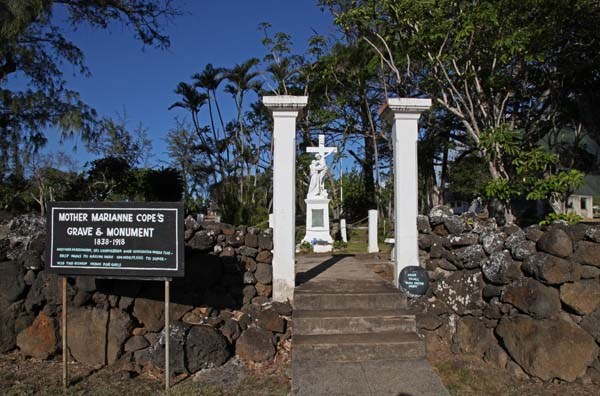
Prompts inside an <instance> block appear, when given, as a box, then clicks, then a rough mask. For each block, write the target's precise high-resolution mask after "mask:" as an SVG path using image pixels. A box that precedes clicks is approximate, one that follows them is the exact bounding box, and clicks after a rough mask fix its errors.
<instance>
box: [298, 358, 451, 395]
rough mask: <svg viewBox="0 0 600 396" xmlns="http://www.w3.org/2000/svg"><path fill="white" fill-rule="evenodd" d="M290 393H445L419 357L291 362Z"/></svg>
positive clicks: (425, 362)
mask: <svg viewBox="0 0 600 396" xmlns="http://www.w3.org/2000/svg"><path fill="white" fill-rule="evenodd" d="M292 378H293V379H294V380H293V381H292V393H291V394H292V395H294V396H373V395H376V396H398V395H415V396H416V395H418V396H449V395H450V394H449V393H448V391H447V390H446V389H445V388H444V385H443V384H442V383H441V381H440V379H439V378H438V376H437V375H436V373H435V371H433V368H432V367H431V365H430V364H429V362H427V361H426V360H423V359H416V360H374V361H370V362H311V361H307V362H295V363H294V364H293V365H292Z"/></svg>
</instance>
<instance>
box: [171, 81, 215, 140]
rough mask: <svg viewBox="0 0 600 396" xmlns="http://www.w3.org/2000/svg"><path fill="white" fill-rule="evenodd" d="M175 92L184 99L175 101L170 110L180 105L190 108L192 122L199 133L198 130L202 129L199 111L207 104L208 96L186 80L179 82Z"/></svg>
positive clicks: (183, 107) (186, 108)
mask: <svg viewBox="0 0 600 396" xmlns="http://www.w3.org/2000/svg"><path fill="white" fill-rule="evenodd" d="M175 93H176V94H178V95H181V97H182V100H181V101H178V102H175V103H173V104H172V105H171V106H169V110H172V109H174V108H175V107H180V108H182V109H185V110H188V111H189V112H190V113H191V114H192V122H193V123H194V127H195V128H196V132H197V133H198V131H200V122H199V120H198V113H199V112H200V108H201V107H202V106H204V105H205V104H206V100H207V99H208V96H207V95H206V94H203V93H200V92H198V91H197V90H196V88H195V87H194V86H192V85H190V84H188V83H185V82H180V83H179V84H177V88H175Z"/></svg>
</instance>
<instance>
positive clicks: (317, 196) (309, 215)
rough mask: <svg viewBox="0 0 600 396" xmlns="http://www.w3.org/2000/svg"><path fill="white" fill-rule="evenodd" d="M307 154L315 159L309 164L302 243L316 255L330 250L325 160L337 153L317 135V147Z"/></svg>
mask: <svg viewBox="0 0 600 396" xmlns="http://www.w3.org/2000/svg"><path fill="white" fill-rule="evenodd" d="M306 151H307V152H309V153H315V159H314V160H313V161H312V162H311V164H310V183H309V185H308V193H307V194H306V199H305V200H304V202H306V234H305V236H304V238H303V239H302V242H308V243H311V244H312V245H313V251H314V252H318V253H324V252H330V251H331V250H332V243H333V238H332V237H331V234H330V230H329V201H330V200H329V198H328V192H327V189H326V188H325V176H326V175H327V163H326V162H325V158H327V157H328V156H329V155H331V154H332V153H335V152H337V148H335V147H325V135H319V146H318V147H308V148H307V149H306Z"/></svg>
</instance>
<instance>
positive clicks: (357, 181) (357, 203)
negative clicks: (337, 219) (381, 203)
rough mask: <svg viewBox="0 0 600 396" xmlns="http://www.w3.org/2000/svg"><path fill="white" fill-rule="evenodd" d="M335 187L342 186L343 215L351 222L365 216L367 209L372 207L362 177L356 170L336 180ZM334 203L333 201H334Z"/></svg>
mask: <svg viewBox="0 0 600 396" xmlns="http://www.w3.org/2000/svg"><path fill="white" fill-rule="evenodd" d="M336 186H337V187H336V188H340V187H341V188H343V194H344V196H343V198H344V199H343V201H342V202H341V204H342V208H343V217H344V218H345V219H347V220H348V222H350V223H352V222H355V221H358V220H360V219H362V218H365V217H367V215H368V211H369V209H373V206H372V204H370V202H371V197H370V195H369V194H368V192H367V190H366V188H365V185H364V183H363V177H362V175H361V174H360V173H359V172H358V171H357V170H352V171H351V172H348V173H346V174H344V175H343V176H342V178H341V179H339V180H337V181H336ZM334 204H335V202H334Z"/></svg>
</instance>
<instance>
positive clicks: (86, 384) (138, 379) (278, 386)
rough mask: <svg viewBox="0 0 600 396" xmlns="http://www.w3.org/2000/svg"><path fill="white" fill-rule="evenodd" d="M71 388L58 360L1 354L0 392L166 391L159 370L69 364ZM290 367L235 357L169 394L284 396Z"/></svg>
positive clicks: (13, 395) (179, 381)
mask: <svg viewBox="0 0 600 396" xmlns="http://www.w3.org/2000/svg"><path fill="white" fill-rule="evenodd" d="M69 370H70V376H71V386H70V387H69V389H68V390H67V391H66V392H64V393H63V389H62V379H61V378H62V377H61V376H62V363H61V361H60V360H59V359H55V360H51V361H39V360H35V359H24V358H22V357H21V356H19V355H18V354H8V355H0V395H3V396H25V395H27V396H29V395H36V396H37V395H44V396H46V395H48V396H54V395H57V396H58V395H68V396H75V395H77V396H84V395H85V396H88V395H89V396H110V395H119V396H150V395H165V391H164V382H163V381H164V378H163V377H162V374H161V373H160V372H152V371H149V372H145V373H143V374H141V375H137V376H132V375H131V373H129V372H127V371H117V370H113V369H111V368H109V367H105V368H97V367H92V366H85V365H82V364H78V363H77V364H75V363H73V364H69ZM287 370H288V367H287V365H283V366H281V367H278V366H276V365H274V364H270V365H256V366H253V367H249V366H247V365H245V364H244V363H242V362H240V361H238V360H236V359H232V360H230V361H229V362H228V363H227V364H225V365H224V366H222V367H219V368H215V369H209V370H203V371H201V372H199V373H197V374H195V375H192V376H186V377H179V378H175V379H173V380H172V388H171V391H170V392H169V396H188V395H189V396H191V395H194V396H234V395H236V396H237V395H246V396H286V395H287V394H288V393H289V392H290V379H289V374H288V372H287Z"/></svg>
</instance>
